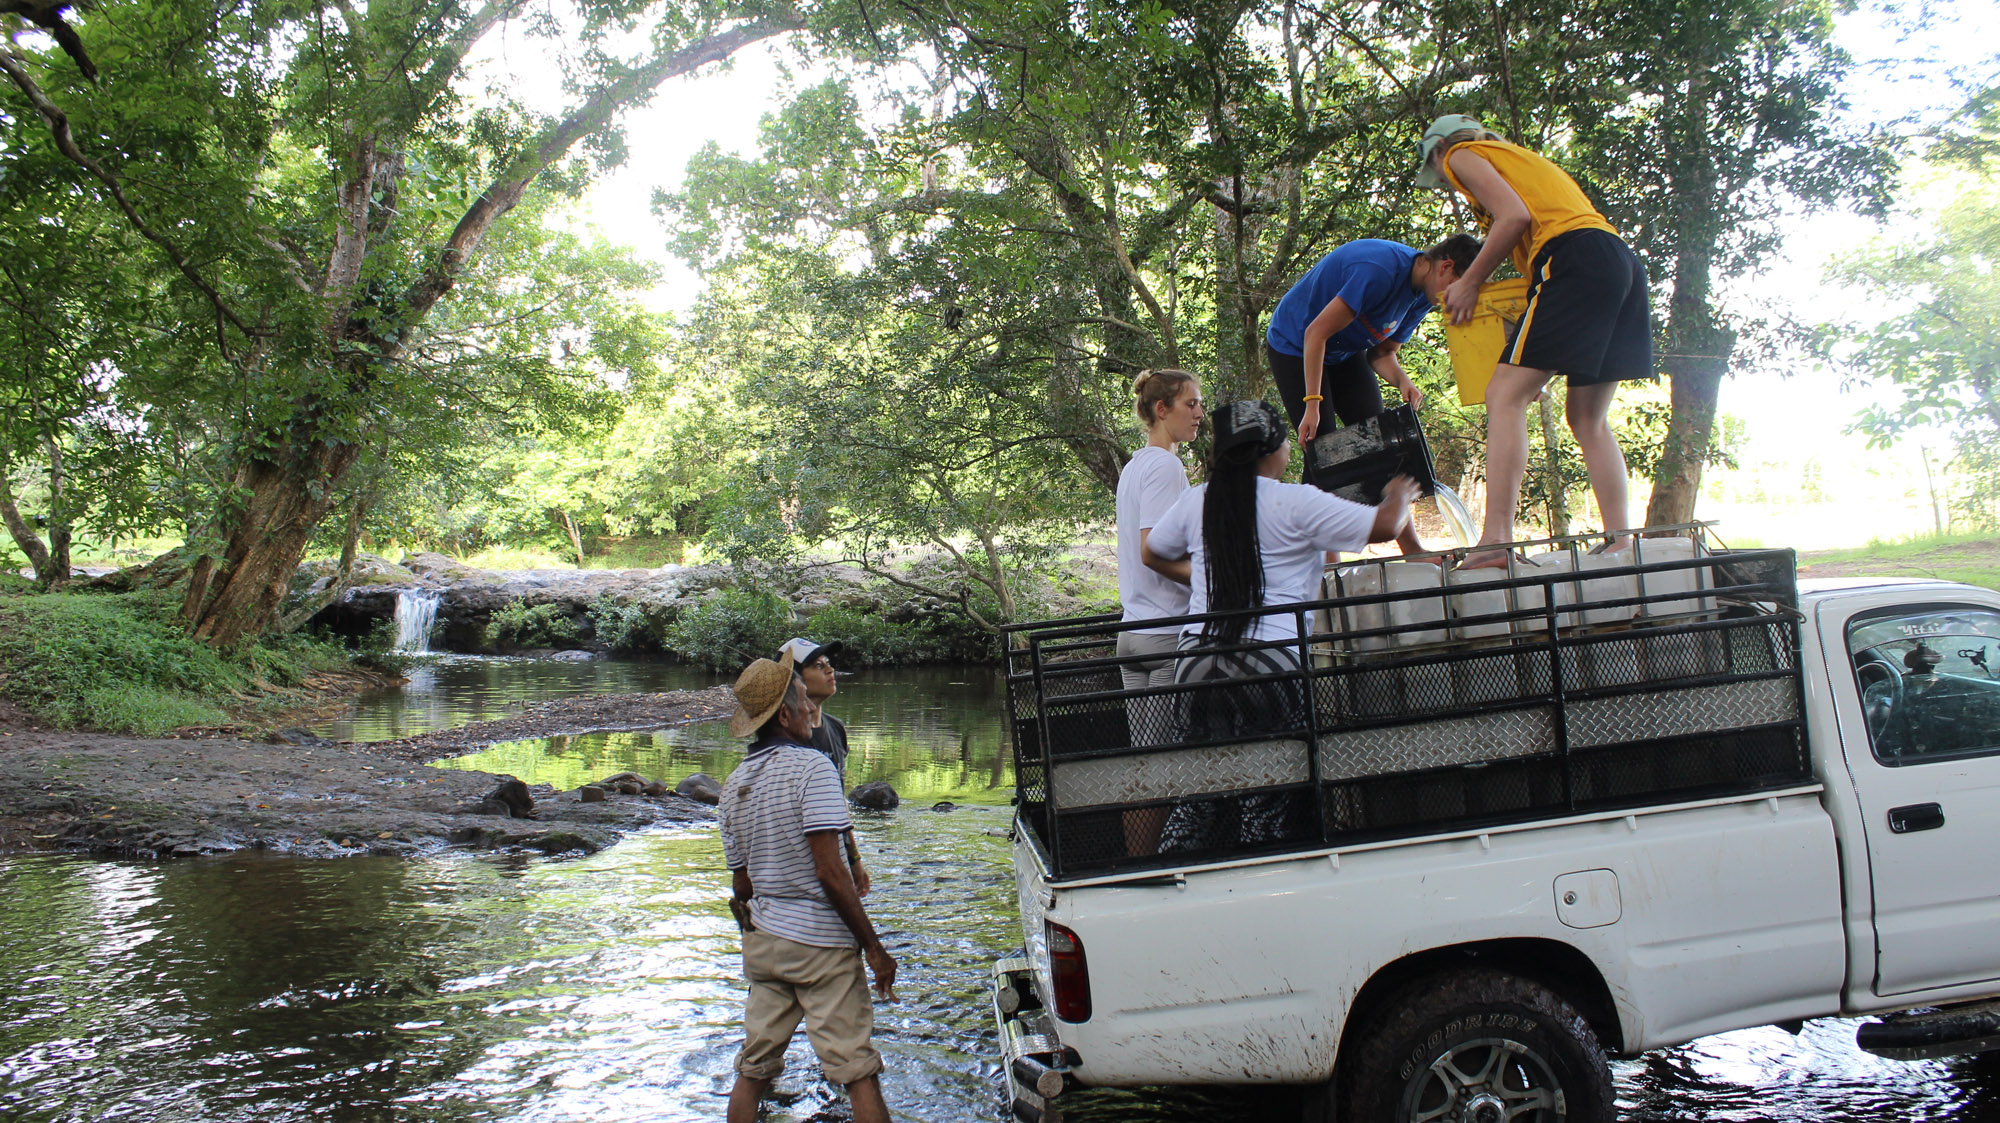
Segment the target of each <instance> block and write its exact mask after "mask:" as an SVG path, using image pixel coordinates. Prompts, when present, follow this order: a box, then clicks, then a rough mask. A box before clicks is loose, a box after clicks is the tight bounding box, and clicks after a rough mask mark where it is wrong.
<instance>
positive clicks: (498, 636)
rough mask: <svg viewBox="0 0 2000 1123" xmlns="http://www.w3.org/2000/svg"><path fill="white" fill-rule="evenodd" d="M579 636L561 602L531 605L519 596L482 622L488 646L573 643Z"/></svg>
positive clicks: (571, 645) (581, 632)
mask: <svg viewBox="0 0 2000 1123" xmlns="http://www.w3.org/2000/svg"><path fill="white" fill-rule="evenodd" d="M582 637H583V628H582V626H581V625H580V624H578V623H577V620H576V617H574V616H571V615H570V614H569V610H568V609H565V608H564V607H563V606H562V605H559V604H535V605H531V604H529V603H528V602H527V600H526V599H524V598H520V597H516V598H515V599H514V601H513V602H512V603H510V604H508V605H507V606H506V607H505V608H502V609H500V610H499V611H497V612H495V613H494V614H493V616H492V617H491V618H490V619H488V620H487V622H486V646H488V647H498V648H509V647H515V648H519V647H574V646H575V645H576V642H577V640H579V639H581V638H582Z"/></svg>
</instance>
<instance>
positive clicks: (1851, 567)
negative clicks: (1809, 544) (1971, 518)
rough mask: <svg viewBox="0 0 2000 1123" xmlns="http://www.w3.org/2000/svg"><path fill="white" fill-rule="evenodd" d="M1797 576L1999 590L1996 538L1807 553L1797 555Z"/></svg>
mask: <svg viewBox="0 0 2000 1123" xmlns="http://www.w3.org/2000/svg"><path fill="white" fill-rule="evenodd" d="M1799 576H1801V577H1921V578H1931V579H1934V580H1939V581H1963V582H1964V583H1966V584H1968V585H1978V586H1981V587H1982V588H1987V589H2000V539H1996V538H1994V537H1993V536H1992V535H1991V534H1946V535H1924V536H1921V537H1917V538H1907V539H1903V540H1901V541H1897V542H1870V543H1869V544H1868V545H1866V546H1861V547H1857V548H1855V549H1850V550H1812V551H1808V552H1804V553H1801V554H1800V555H1799Z"/></svg>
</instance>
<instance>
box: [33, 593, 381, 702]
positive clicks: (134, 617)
mask: <svg viewBox="0 0 2000 1123" xmlns="http://www.w3.org/2000/svg"><path fill="white" fill-rule="evenodd" d="M347 666H348V660H347V657H346V655H345V654H344V653H343V652H341V651H340V649H338V648H336V647H333V646H331V645H328V644H324V643H320V642H317V641H314V640H309V639H304V638H301V637H282V638H279V639H275V640H269V641H266V642H264V643H261V644H258V645H256V646H253V647H251V648H248V649H247V650H245V651H243V652H240V653H237V654H234V655H224V654H221V653H219V652H216V651H214V650H213V649H211V648H209V647H208V646H207V645H206V644H203V643H200V642H198V641H196V640H194V639H191V638H189V637H188V636H187V635H186V634H185V633H184V632H183V631H182V630H181V628H180V626H179V625H178V624H177V623H176V622H175V620H174V613H173V606H172V603H171V601H170V600H169V599H168V598H165V597H162V596H159V595H157V594H148V593H126V594H107V593H37V594H32V595H20V594H13V595H0V693H4V694H5V695H6V696H7V697H8V699H9V700H11V701H12V702H14V703H15V704H16V705H18V706H20V707H21V708H23V709H25V710H27V711H28V712H29V713H31V714H34V715H35V716H36V717H38V718H40V719H41V720H43V721H46V722H48V723H49V724H51V725H54V726H56V727H57V728H61V729H100V730H105V731H108V732H116V733H135V734H139V735H141V736H158V735H159V734H162V733H165V732H168V731H169V730H173V729H179V728H182V727H184V726H189V725H222V724H225V723H228V722H229V721H230V720H231V719H232V717H233V716H235V715H239V714H243V713H249V712H256V711H258V710H259V709H262V708H269V707H271V706H274V705H278V704H282V703H283V702H284V701H286V700H287V699H288V695H287V690H288V688H290V687H294V686H298V685H299V684H301V683H303V682H304V681H305V680H306V678H307V676H309V675H311V674H312V673H313V672H315V671H327V670H339V669H344V668H346V667H347Z"/></svg>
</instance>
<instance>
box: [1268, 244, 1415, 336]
mask: <svg viewBox="0 0 2000 1123" xmlns="http://www.w3.org/2000/svg"><path fill="white" fill-rule="evenodd" d="M1416 260H1417V251H1416V250H1414V249H1411V248H1410V247H1409V246H1406V245H1404V244H1403V243H1401V242H1389V241H1384V240H1382V239H1380V238H1361V239H1358V240H1356V241H1352V242H1349V243H1347V244H1346V245H1344V246H1341V247H1340V248H1339V249H1337V250H1334V251H1333V252H1332V253H1330V254H1327V255H1326V256H1325V257H1322V258H1320V259H1319V264H1317V265H1315V266H1313V267H1312V269H1311V270H1309V271H1308V272H1307V273H1306V275H1305V276H1304V277H1303V278H1301V279H1300V280H1299V283H1298V284H1296V285H1293V286H1292V291H1290V292H1288V293H1286V294H1285V298H1284V299H1283V300H1280V301H1278V309H1277V311H1275V312H1273V313H1271V326H1270V329H1269V330H1267V331H1266V332H1265V333H1264V338H1265V340H1266V341H1267V342H1269V343H1270V344H1271V349H1272V350H1274V351H1282V352H1284V353H1285V354H1287V355H1297V356H1300V357H1304V355H1305V353H1306V325H1307V324H1310V323H1312V322H1313V321H1314V320H1316V319H1318V318H1319V314H1320V313H1321V312H1324V311H1326V306H1327V305H1329V304H1332V303H1333V299H1334V298H1335V297H1339V298H1340V299H1341V300H1344V301H1346V302H1347V306H1348V307H1349V308H1352V309H1354V322H1353V323H1351V324H1349V325H1347V326H1346V327H1345V328H1342V329H1341V330H1340V331H1337V332H1335V333H1334V335H1333V338H1331V339H1329V340H1327V341H1326V361H1327V362H1329V363H1332V362H1336V361H1338V360H1340V359H1345V358H1347V357H1348V356H1349V355H1352V354H1355V353H1356V352H1359V351H1366V350H1368V349H1369V348H1370V347H1373V346H1375V345H1376V344H1378V343H1381V342H1383V341H1385V340H1391V339H1393V340H1395V341H1396V342H1398V343H1401V342H1403V341H1405V340H1407V339H1409V338H1410V333H1411V332H1413V331H1416V330H1417V322H1418V321H1420V320H1422V319H1423V318H1424V313H1426V312H1429V311H1430V310H1431V298H1430V297H1428V296H1425V295H1424V294H1423V293H1421V292H1417V291H1415V290H1412V289H1411V288H1410V267H1411V266H1412V265H1414V264H1416Z"/></svg>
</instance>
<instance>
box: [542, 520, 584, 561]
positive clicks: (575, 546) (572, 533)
mask: <svg viewBox="0 0 2000 1123" xmlns="http://www.w3.org/2000/svg"><path fill="white" fill-rule="evenodd" d="M549 513H550V514H552V515H554V516H555V517H556V521H557V522H559V523H561V524H562V528H563V533H564V534H567V535H569V548H570V552H572V553H574V554H575V555H576V567H577V568H578V569H582V568H583V535H582V534H580V533H578V532H577V529H576V520H575V519H573V518H571V517H570V515H569V512H568V511H565V510H563V509H562V508H561V507H550V508H549Z"/></svg>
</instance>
